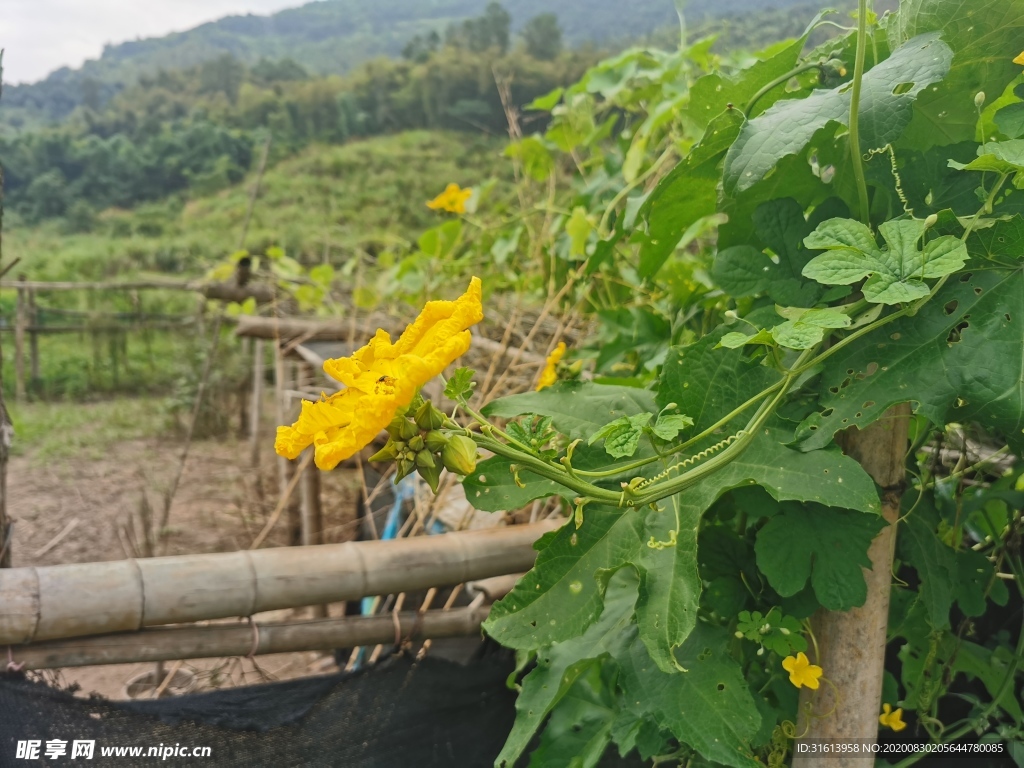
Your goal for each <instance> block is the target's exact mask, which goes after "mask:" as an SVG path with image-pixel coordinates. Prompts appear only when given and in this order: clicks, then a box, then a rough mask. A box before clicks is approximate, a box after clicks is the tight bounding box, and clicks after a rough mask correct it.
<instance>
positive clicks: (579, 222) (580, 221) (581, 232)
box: [565, 205, 594, 256]
mask: <svg viewBox="0 0 1024 768" xmlns="http://www.w3.org/2000/svg"><path fill="white" fill-rule="evenodd" d="M593 231H594V225H593V223H591V221H590V218H589V217H588V216H587V209H586V208H584V207H583V206H582V205H577V206H576V207H575V208H573V209H572V215H571V216H570V217H569V220H568V221H566V222H565V232H566V234H567V235H569V244H570V248H569V253H570V255H571V256H585V255H586V253H587V238H589V237H590V233H591V232H593Z"/></svg>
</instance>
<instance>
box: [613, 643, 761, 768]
mask: <svg viewBox="0 0 1024 768" xmlns="http://www.w3.org/2000/svg"><path fill="white" fill-rule="evenodd" d="M677 657H678V659H679V662H680V664H682V666H683V667H685V668H686V669H687V670H688V671H687V672H686V673H685V674H678V675H665V674H662V672H661V670H660V669H659V666H658V665H657V664H655V663H654V661H652V659H651V657H650V656H649V655H648V653H647V649H646V648H645V646H644V644H643V643H642V642H640V640H639V639H638V638H634V640H633V642H632V643H631V645H630V647H629V650H628V652H627V653H626V654H623V655H622V656H620V657H618V659H617V661H618V662H619V668H620V685H621V686H622V688H623V697H624V698H625V699H626V700H627V701H639V702H642V706H643V707H644V709H645V710H646V711H647V712H648V713H650V715H651V716H653V717H654V719H655V721H656V722H657V723H658V725H659V726H661V727H662V728H663V729H665V730H666V731H669V732H671V733H672V735H674V736H675V737H676V738H677V739H678V740H679V741H680V742H681V743H683V744H686V745H689V746H691V747H693V748H694V749H696V750H697V751H698V752H700V753H701V754H702V755H703V756H704V757H706V758H707V759H709V760H712V761H714V762H716V763H721V764H723V765H731V766H737V768H748V767H749V768H756V766H759V765H761V763H760V762H758V761H757V760H756V759H755V758H754V754H753V751H752V750H751V747H750V742H751V740H752V739H753V738H754V735H755V734H756V733H757V731H758V728H759V727H760V725H761V715H760V713H759V712H758V710H757V706H756V705H755V703H754V698H753V697H752V696H751V695H750V689H749V688H748V687H747V683H746V680H744V677H743V669H742V668H741V667H740V665H739V664H737V663H736V662H735V661H734V660H733V658H732V657H731V656H730V655H729V636H728V634H727V633H726V632H725V631H723V630H722V629H720V628H718V627H711V626H708V625H706V624H699V625H697V627H696V628H695V629H694V631H693V633H692V634H691V635H690V637H689V639H688V640H687V641H686V643H685V644H684V645H683V646H682V647H681V648H680V649H679V651H678V652H677Z"/></svg>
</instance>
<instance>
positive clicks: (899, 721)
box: [878, 704, 907, 732]
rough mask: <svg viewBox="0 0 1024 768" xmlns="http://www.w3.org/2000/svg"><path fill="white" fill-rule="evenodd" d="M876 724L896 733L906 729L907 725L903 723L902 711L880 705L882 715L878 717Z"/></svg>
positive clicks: (886, 705)
mask: <svg viewBox="0 0 1024 768" xmlns="http://www.w3.org/2000/svg"><path fill="white" fill-rule="evenodd" d="M878 722H880V723H881V724H882V725H884V726H885V727H886V728H892V729H893V730H894V731H897V732H899V731H902V730H903V729H904V728H906V727H907V724H906V723H904V722H903V710H902V709H893V708H892V706H891V705H889V704H883V705H882V714H880V715H879V716H878Z"/></svg>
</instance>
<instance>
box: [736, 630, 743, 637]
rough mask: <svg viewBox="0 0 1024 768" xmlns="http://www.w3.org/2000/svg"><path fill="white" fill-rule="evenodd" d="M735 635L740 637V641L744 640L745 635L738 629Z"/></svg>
mask: <svg viewBox="0 0 1024 768" xmlns="http://www.w3.org/2000/svg"><path fill="white" fill-rule="evenodd" d="M734 634H735V635H736V637H738V638H740V639H743V633H742V632H740V631H739V630H738V629H737V630H736V632H735V633H734Z"/></svg>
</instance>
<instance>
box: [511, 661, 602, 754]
mask: <svg viewBox="0 0 1024 768" xmlns="http://www.w3.org/2000/svg"><path fill="white" fill-rule="evenodd" d="M601 673H602V667H601V666H600V665H599V664H591V665H589V667H588V668H587V670H586V672H585V673H584V674H583V675H581V676H579V677H578V678H577V679H576V681H575V683H574V685H573V686H572V687H571V688H570V689H569V691H568V692H567V693H566V694H565V696H563V697H562V698H561V700H560V701H559V702H558V704H557V705H556V706H555V707H554V709H553V711H552V712H551V717H549V718H548V722H547V725H546V726H545V727H544V732H543V733H542V734H541V737H540V746H538V747H537V749H535V750H534V751H533V752H532V753H531V754H530V768H549V766H554V765H558V766H563V765H564V766H567V768H593V767H594V766H596V765H597V764H598V761H600V759H601V757H602V756H603V755H604V752H605V749H607V747H608V744H609V743H610V742H611V738H612V736H611V733H612V726H613V724H614V722H615V717H616V715H617V712H618V710H617V708H616V706H615V701H614V700H613V699H612V695H611V694H612V691H611V690H609V686H608V685H606V684H605V681H604V680H603V679H602V675H601Z"/></svg>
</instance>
